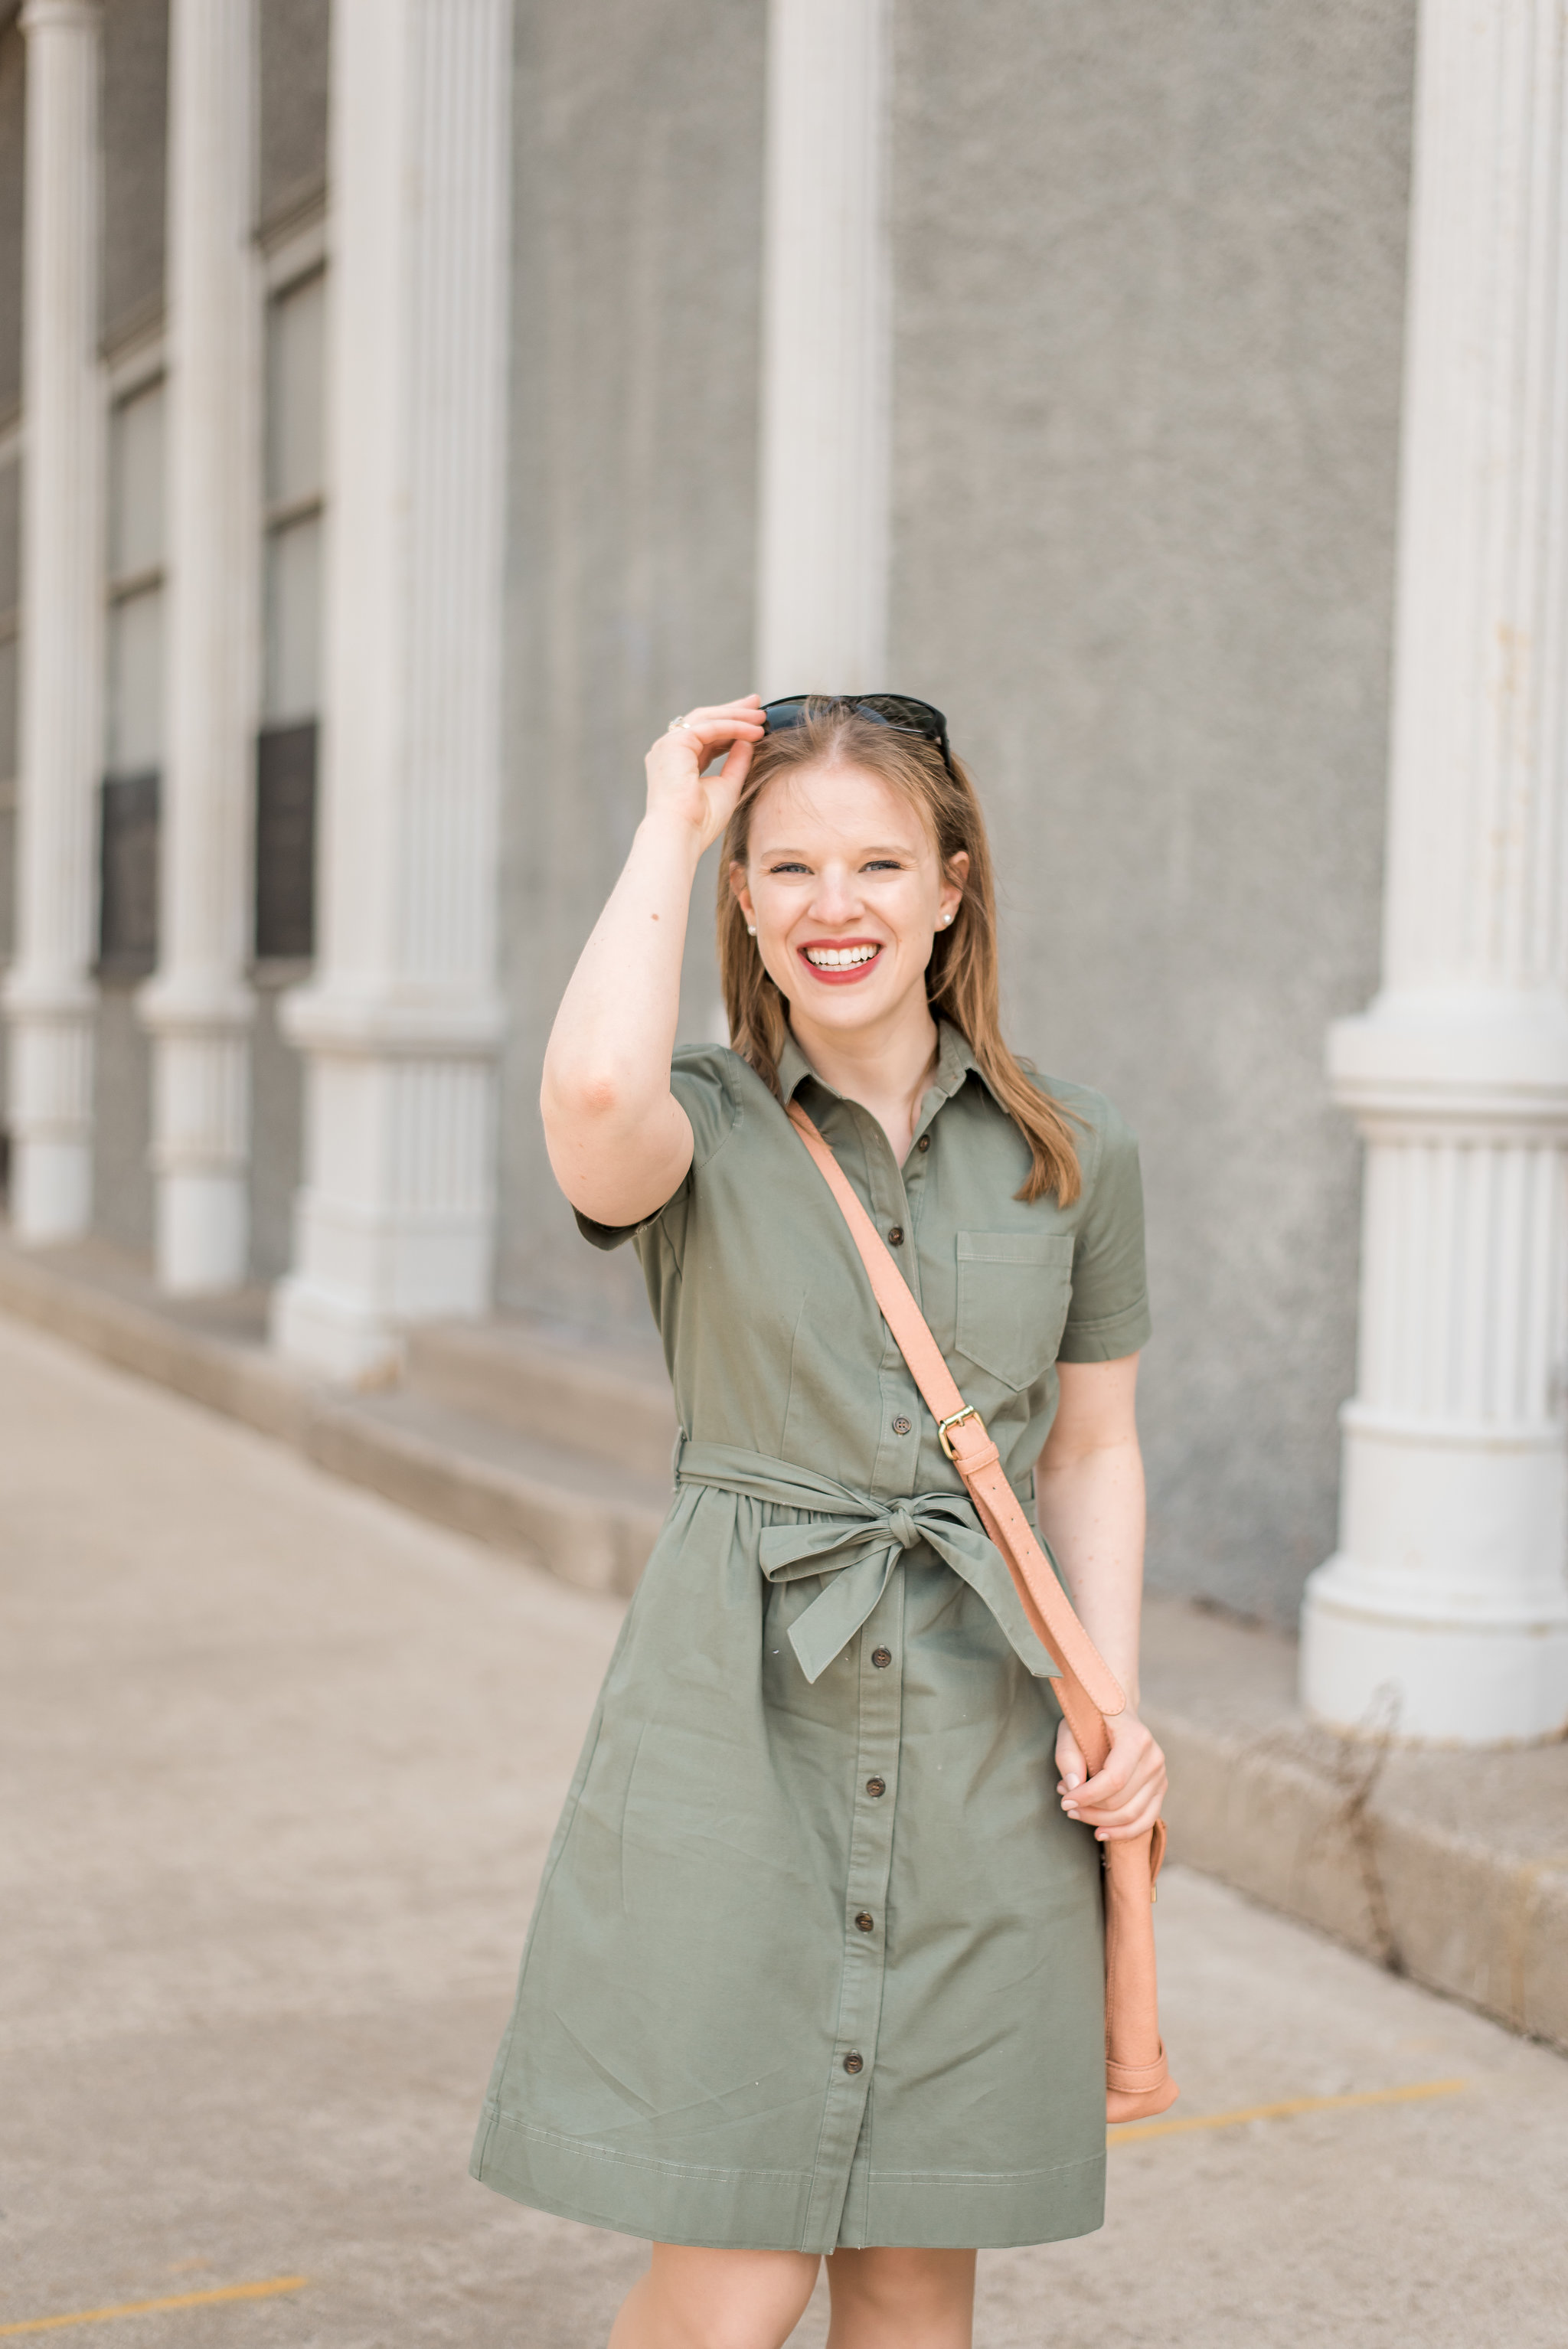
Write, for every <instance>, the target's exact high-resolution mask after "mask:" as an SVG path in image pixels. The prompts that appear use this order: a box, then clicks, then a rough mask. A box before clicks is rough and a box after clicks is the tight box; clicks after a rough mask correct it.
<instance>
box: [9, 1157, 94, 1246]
mask: <svg viewBox="0 0 1568 2349" xmlns="http://www.w3.org/2000/svg"><path fill="white" fill-rule="evenodd" d="M92 1212H93V1154H92V1144H91V1143H88V1142H55V1141H50V1140H48V1139H46V1138H40V1139H38V1140H36V1141H31V1140H29V1139H28V1137H27V1136H26V1134H18V1135H17V1136H16V1137H15V1139H14V1141H13V1143H12V1145H11V1230H12V1233H13V1234H14V1236H15V1237H16V1238H17V1239H19V1240H21V1241H23V1242H24V1243H25V1244H26V1246H28V1247H48V1246H49V1244H50V1243H51V1242H52V1241H57V1240H75V1239H80V1238H81V1237H82V1236H83V1234H84V1233H86V1232H87V1231H88V1230H90V1228H91V1226H92Z"/></svg>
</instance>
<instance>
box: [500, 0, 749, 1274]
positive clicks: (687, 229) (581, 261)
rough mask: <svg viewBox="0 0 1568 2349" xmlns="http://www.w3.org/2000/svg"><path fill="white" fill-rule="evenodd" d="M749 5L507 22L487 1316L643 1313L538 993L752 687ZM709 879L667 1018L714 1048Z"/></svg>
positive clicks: (634, 8)
mask: <svg viewBox="0 0 1568 2349" xmlns="http://www.w3.org/2000/svg"><path fill="white" fill-rule="evenodd" d="M764 26H765V11H764V7H763V5H762V0H727V5H724V6H718V5H714V0H606V5H603V6H602V7H599V8H596V9H593V10H581V9H571V8H548V9H546V8H539V9H522V10H520V12H519V16H518V28H517V56H516V78H517V115H516V136H515V155H516V172H517V203H516V230H515V234H516V249H515V277H514V297H513V300H514V308H513V350H514V357H513V380H514V394H513V429H512V445H511V460H510V461H511V527H510V532H509V539H510V548H511V554H510V579H509V586H508V607H507V641H508V656H509V659H508V678H507V703H508V707H507V730H508V764H509V773H510V778H511V783H510V792H509V805H508V809H507V818H506V822H507V838H506V843H505V874H504V879H503V898H502V905H503V915H502V931H503V959H504V969H505V987H506V992H507V1000H508V1006H509V1010H510V1014H511V1022H510V1034H509V1038H508V1042H507V1049H506V1062H505V1071H504V1081H503V1108H502V1119H503V1131H502V1143H501V1179H502V1197H503V1216H502V1230H501V1237H500V1266H499V1284H500V1295H501V1298H502V1299H503V1301H505V1302H506V1303H508V1304H511V1305H514V1306H515V1305H522V1304H528V1305H531V1306H534V1307H538V1308H542V1309H545V1310H548V1311H551V1312H553V1313H555V1314H558V1315H562V1316H563V1317H566V1318H568V1319H591V1320H603V1319H620V1320H622V1321H624V1320H626V1319H633V1320H637V1319H639V1318H640V1317H642V1316H644V1315H645V1307H644V1305H643V1303H642V1286H641V1281H640V1279H639V1278H638V1275H637V1270H636V1267H635V1264H634V1263H633V1262H630V1261H628V1260H627V1259H626V1258H625V1257H624V1256H623V1257H610V1258H606V1257H601V1256H599V1255H597V1254H596V1253H595V1252H593V1250H591V1249H589V1248H587V1247H584V1246H583V1243H582V1242H581V1240H579V1239H578V1237H577V1236H576V1233H575V1231H574V1229H573V1225H572V1221H571V1216H570V1215H569V1213H568V1212H567V1210H566V1209H565V1207H564V1206H563V1205H562V1202H561V1200H560V1199H559V1197H558V1196H557V1195H556V1193H555V1190H554V1186H553V1185H552V1182H551V1180H550V1174H549V1168H548V1166H547V1164H546V1163H545V1158H544V1153H543V1147H542V1142H541V1139H540V1134H539V1118H538V1108H537V1102H538V1092H539V1066H540V1061H541V1059H542V1053H543V1048H544V1040H545V1037H546V1035H547V1034H548V1032H549V1027H550V1020H551V1018H552V1013H553V1010H554V1006H555V1002H556V1000H557V999H558V997H559V995H560V992H561V988H562V984H563V983H564V979H565V976H566V973H567V972H568V970H569V969H570V968H571V965H572V962H573V959H574V957H575V956H576V954H577V951H578V949H579V947H581V945H582V943H583V938H584V937H585V936H586V935H587V933H588V931H589V929H590V928H591V927H592V926H593V920H594V918H595V916H596V915H597V913H598V910H599V907H600V905H602V903H603V899H604V897H605V895H607V893H608V891H609V888H610V885H611V884H612V882H613V881H614V876H615V874H616V871H617V870H618V868H619V866H620V864H621V863H622V861H623V859H624V856H625V854H626V850H627V848H628V846H629V844H630V842H631V835H632V831H633V828H634V824H635V823H636V820H637V817H638V815H639V813H640V812H641V802H642V755H643V751H644V750H645V748H646V745H647V741H648V739H649V736H650V734H652V733H654V732H656V731H657V730H659V728H661V727H662V726H664V725H665V724H666V723H667V722H668V720H669V719H670V717H671V716H672V715H673V714H674V712H675V711H676V710H677V709H687V708H689V707H690V705H691V704H692V703H693V702H695V701H707V700H719V699H722V698H727V697H728V696H730V695H731V694H735V693H743V692H745V691H746V690H747V689H748V684H749V678H750V664H751V639H752V591H753V571H754V563H755V555H754V514H755V507H756V471H757V389H758V293H759V289H758V243H759V238H760V233H761V171H762V153H761V132H762V88H763V85H762V69H763V40H764ZM711 895H712V884H711V881H710V880H709V878H708V876H707V874H704V875H703V876H702V880H701V882H700V883H699V889H698V899H697V911H696V922H695V925H694V929H695V935H694V937H693V941H692V947H691V950H690V953H689V955H688V966H689V972H690V984H689V986H688V988H687V1004H686V1031H687V1033H688V1034H691V1035H705V1034H713V1033H715V1032H717V1017H718V1015H717V985H716V983H715V980H714V978H713V975H712V952H711V929H712V918H711V913H710V911H709V907H710V905H711Z"/></svg>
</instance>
